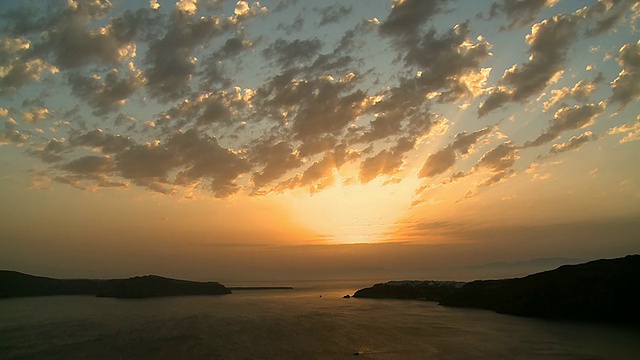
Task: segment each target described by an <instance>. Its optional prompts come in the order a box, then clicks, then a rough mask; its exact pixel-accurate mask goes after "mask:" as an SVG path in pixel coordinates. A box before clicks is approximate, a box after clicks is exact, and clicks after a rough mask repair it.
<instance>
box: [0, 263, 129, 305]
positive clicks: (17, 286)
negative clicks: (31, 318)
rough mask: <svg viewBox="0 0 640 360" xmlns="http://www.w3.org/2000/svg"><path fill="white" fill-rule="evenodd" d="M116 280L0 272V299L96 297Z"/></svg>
mask: <svg viewBox="0 0 640 360" xmlns="http://www.w3.org/2000/svg"><path fill="white" fill-rule="evenodd" d="M114 281H118V280H88V279H69V280H67V279H52V278H48V277H42V276H33V275H28V274H23V273H19V272H17V271H8V270H0V298H6V297H22V296H47V295H96V294H97V293H98V292H100V291H101V290H102V289H103V288H106V287H109V286H112V285H113V282H114Z"/></svg>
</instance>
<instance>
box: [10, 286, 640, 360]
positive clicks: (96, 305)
mask: <svg viewBox="0 0 640 360" xmlns="http://www.w3.org/2000/svg"><path fill="white" fill-rule="evenodd" d="M372 284H373V283H371V282H362V283H356V282H352V283H347V282H334V283H321V282H305V283H285V284H271V285H292V286H295V289H294V290H268V291H236V292H235V293H234V294H231V295H223V296H195V297H169V298H156V299H144V300H122V299H106V298H95V297H91V296H52V297H36V298H17V299H0V358H1V359H147V358H148V359H359V358H364V359H640V328H638V327H629V326H621V325H603V324H589V323H576V322H558V321H547V320H539V319H529V318H520V317H514V316H508V315H500V314H496V313H493V312H491V311H486V310H473V309H456V308H447V307H442V306H438V305H437V304H436V303H433V302H425V301H413V300H411V301H403V300H375V299H354V298H351V299H343V298H342V296H343V295H345V294H353V292H354V291H355V290H357V289H358V288H361V287H365V286H369V285H372ZM229 285H230V286H238V285H246V284H229ZM257 285H265V284H257ZM355 353H358V354H359V355H357V356H356V355H354V354H355Z"/></svg>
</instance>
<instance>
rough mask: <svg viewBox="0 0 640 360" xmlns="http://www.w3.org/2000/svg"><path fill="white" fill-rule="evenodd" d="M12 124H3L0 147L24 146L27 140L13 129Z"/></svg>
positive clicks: (25, 136) (26, 137)
mask: <svg viewBox="0 0 640 360" xmlns="http://www.w3.org/2000/svg"><path fill="white" fill-rule="evenodd" d="M15 127H16V126H15V124H14V122H11V121H9V122H5V123H4V128H3V129H1V130H0V145H7V144H24V143H26V142H27V139H28V138H29V137H28V136H27V135H25V134H23V133H21V132H20V131H19V130H17V129H16V128H15Z"/></svg>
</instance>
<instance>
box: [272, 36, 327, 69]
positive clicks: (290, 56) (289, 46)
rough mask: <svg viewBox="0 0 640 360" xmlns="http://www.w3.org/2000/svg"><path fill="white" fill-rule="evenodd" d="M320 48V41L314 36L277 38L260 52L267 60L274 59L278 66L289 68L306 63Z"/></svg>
mask: <svg viewBox="0 0 640 360" xmlns="http://www.w3.org/2000/svg"><path fill="white" fill-rule="evenodd" d="M321 48H322V42H321V41H320V40H318V39H316V38H313V39H307V40H300V39H295V40H292V41H287V40H284V39H277V40H276V41H274V42H273V43H272V44H271V45H269V47H267V48H266V49H264V51H263V52H262V54H263V55H264V57H265V58H266V59H267V60H271V61H274V62H275V63H276V64H277V65H279V66H280V67H282V68H290V67H293V66H296V65H303V64H305V63H307V62H308V61H309V60H311V59H313V58H314V57H315V56H316V55H317V54H318V52H319V51H320V49H321Z"/></svg>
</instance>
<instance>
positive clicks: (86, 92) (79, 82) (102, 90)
mask: <svg viewBox="0 0 640 360" xmlns="http://www.w3.org/2000/svg"><path fill="white" fill-rule="evenodd" d="M144 82H145V78H144V77H143V76H142V73H141V72H140V71H139V70H137V69H135V68H133V69H132V70H130V71H129V72H128V73H125V74H124V75H121V71H120V70H118V69H113V70H111V71H109V72H108V73H107V74H106V75H105V76H104V79H103V78H102V77H101V76H100V75H97V74H95V75H93V76H84V75H82V74H79V73H71V74H70V75H69V84H70V85H71V93H72V94H73V95H75V96H76V97H78V98H80V99H83V100H86V101H87V102H88V103H89V105H90V106H91V107H93V109H94V114H95V115H106V114H108V113H110V112H113V111H116V110H118V108H119V107H120V106H122V105H124V103H125V102H126V101H127V99H129V97H131V96H132V95H133V94H134V93H135V92H136V90H138V89H139V88H140V87H142V86H143V85H144Z"/></svg>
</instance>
